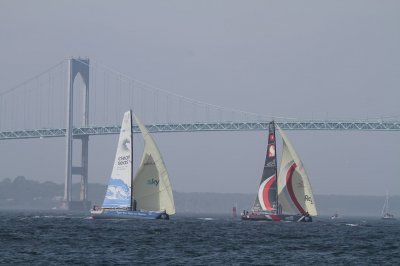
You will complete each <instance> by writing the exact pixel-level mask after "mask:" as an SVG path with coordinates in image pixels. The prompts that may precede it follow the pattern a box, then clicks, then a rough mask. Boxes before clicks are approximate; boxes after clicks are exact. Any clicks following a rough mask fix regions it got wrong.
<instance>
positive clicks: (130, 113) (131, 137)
mask: <svg viewBox="0 0 400 266" xmlns="http://www.w3.org/2000/svg"><path fill="white" fill-rule="evenodd" d="M129 116H130V131H131V132H130V133H131V134H130V141H131V211H133V207H134V206H133V205H134V204H133V203H134V199H133V133H132V110H129Z"/></svg>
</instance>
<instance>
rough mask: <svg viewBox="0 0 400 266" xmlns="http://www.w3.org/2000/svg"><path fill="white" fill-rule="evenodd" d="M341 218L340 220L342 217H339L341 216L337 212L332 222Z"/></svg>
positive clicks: (332, 217)
mask: <svg viewBox="0 0 400 266" xmlns="http://www.w3.org/2000/svg"><path fill="white" fill-rule="evenodd" d="M339 218H340V216H339V214H338V213H337V212H335V214H334V215H332V216H331V219H332V220H336V219H339Z"/></svg>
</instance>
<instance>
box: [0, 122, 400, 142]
mask: <svg viewBox="0 0 400 266" xmlns="http://www.w3.org/2000/svg"><path fill="white" fill-rule="evenodd" d="M276 123H277V124H278V126H279V127H281V128H282V129H285V130H361V131H400V121H393V120H391V121H383V120H382V121H378V120H377V121H356V120H354V121H335V120H308V121H307V120H304V121H279V122H276ZM146 127H147V128H148V129H149V131H150V132H152V133H166V132H201V131H259V130H267V129H268V122H221V123H183V124H153V125H146ZM120 128H121V127H120V126H91V127H79V128H74V129H73V135H74V137H78V138H79V136H85V135H110V134H118V133H119V131H120ZM65 131H66V130H65V128H58V129H54V128H53V129H51V128H42V129H27V130H19V131H0V140H7V139H29V138H48V137H65ZM133 132H134V133H139V132H140V131H139V128H138V127H137V126H133Z"/></svg>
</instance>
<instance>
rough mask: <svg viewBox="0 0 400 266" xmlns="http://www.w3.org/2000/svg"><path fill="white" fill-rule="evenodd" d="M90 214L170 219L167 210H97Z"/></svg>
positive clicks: (123, 217) (95, 215) (120, 217)
mask: <svg viewBox="0 0 400 266" xmlns="http://www.w3.org/2000/svg"><path fill="white" fill-rule="evenodd" d="M90 214H91V215H92V218H93V219H133V220H137V219H141V220H143V219H146V220H154V219H163V220H168V219H169V215H168V214H167V213H166V212H165V211H128V210H95V211H91V212H90Z"/></svg>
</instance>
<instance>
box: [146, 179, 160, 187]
mask: <svg viewBox="0 0 400 266" xmlns="http://www.w3.org/2000/svg"><path fill="white" fill-rule="evenodd" d="M158 183H160V180H158V179H155V178H151V179H147V185H155V186H158Z"/></svg>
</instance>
